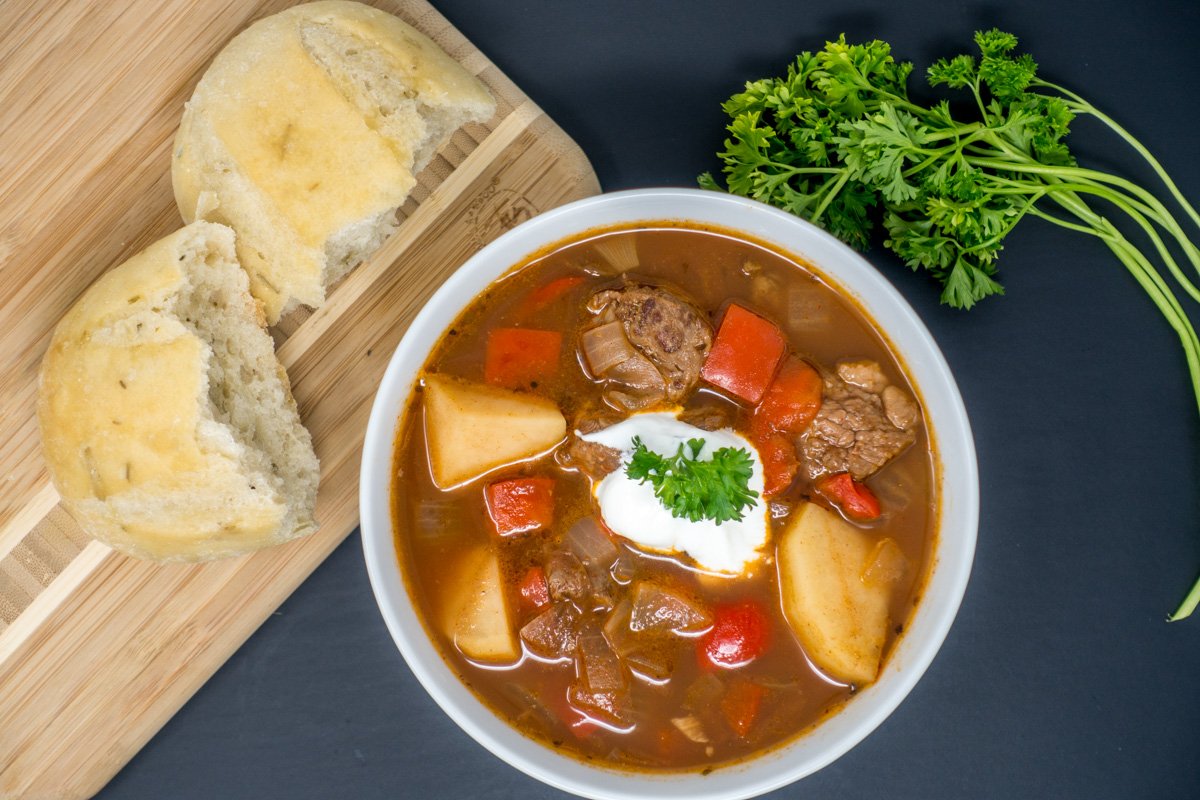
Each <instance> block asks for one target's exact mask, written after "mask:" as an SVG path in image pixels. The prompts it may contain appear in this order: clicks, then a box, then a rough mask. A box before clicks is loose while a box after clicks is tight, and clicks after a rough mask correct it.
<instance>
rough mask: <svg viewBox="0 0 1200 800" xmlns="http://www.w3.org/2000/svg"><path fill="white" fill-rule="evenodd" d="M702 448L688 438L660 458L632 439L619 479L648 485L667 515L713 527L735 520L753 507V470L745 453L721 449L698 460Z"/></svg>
mask: <svg viewBox="0 0 1200 800" xmlns="http://www.w3.org/2000/svg"><path fill="white" fill-rule="evenodd" d="M703 448H704V440H703V439H689V440H688V441H687V443H686V445H684V444H681V445H679V449H678V450H677V451H676V452H675V455H673V456H663V455H661V454H659V453H656V452H654V451H653V450H650V449H649V448H647V447H646V445H645V444H644V443H643V442H642V440H641V437H637V436H635V437H634V439H633V455H632V456H631V457H630V459H629V464H628V466H626V468H625V474H626V475H628V476H629V477H630V478H631V479H633V480H635V481H638V482H639V483H645V482H647V481H649V482H650V485H651V486H653V487H654V496H655V497H657V498H658V501H659V502H660V503H662V505H663V508H666V509H667V510H668V511H670V512H671V516H674V517H683V518H685V519H688V520H691V521H692V522H699V521H701V520H704V519H709V520H712V521H713V522H715V523H717V524H718V525H720V524H721V523H722V522H727V521H729V520H741V519H742V517H743V516H744V514H743V513H742V509H744V508H750V507H753V506H754V503H755V499H756V498H757V497H758V492H755V491H753V490H752V489H750V476H751V474H752V472H753V468H754V461H753V459H752V458H751V457H750V453H749V452H748V451H747V450H746V449H745V448H733V447H722V448H720V449H718V450H715V451H713V453H712V456H711V457H710V458H709V460H707V461H702V460H700V451H701V450H702V449H703Z"/></svg>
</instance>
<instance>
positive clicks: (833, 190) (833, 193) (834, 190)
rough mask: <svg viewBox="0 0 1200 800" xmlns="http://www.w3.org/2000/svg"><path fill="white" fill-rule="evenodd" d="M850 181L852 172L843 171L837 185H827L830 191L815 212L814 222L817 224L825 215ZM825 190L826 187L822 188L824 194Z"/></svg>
mask: <svg viewBox="0 0 1200 800" xmlns="http://www.w3.org/2000/svg"><path fill="white" fill-rule="evenodd" d="M848 180H850V170H843V171H842V174H841V177H839V178H838V179H837V181H836V182H835V183H833V184H827V186H829V191H828V192H826V193H825V196H824V197H823V198H821V204H820V205H818V206H817V209H816V211H814V212H813V215H812V221H813V222H814V223H816V222H817V220H819V219H820V218H821V215H822V214H824V213H825V209H827V208H829V204H830V203H832V202H833V198H835V197H837V194H838V192H840V191H841V190H842V187H843V186H845V185H846V181H848ZM825 188H826V187H821V191H823V192H824V191H825Z"/></svg>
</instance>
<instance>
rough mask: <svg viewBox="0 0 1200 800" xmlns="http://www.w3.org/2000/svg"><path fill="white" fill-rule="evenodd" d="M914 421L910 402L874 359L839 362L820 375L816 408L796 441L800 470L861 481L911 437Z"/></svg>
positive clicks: (917, 416)
mask: <svg viewBox="0 0 1200 800" xmlns="http://www.w3.org/2000/svg"><path fill="white" fill-rule="evenodd" d="M919 420H920V411H919V410H918V409H917V405H916V403H915V402H914V401H913V400H912V398H910V397H909V396H908V394H907V393H905V392H904V390H902V389H900V388H898V387H896V386H892V385H890V384H889V383H888V381H887V378H886V377H885V376H884V375H883V371H882V370H880V369H879V365H878V364H875V363H874V362H870V361H854V362H843V363H842V364H839V365H838V367H837V374H834V375H825V376H824V388H823V391H822V401H821V410H820V411H819V412H818V413H817V416H816V418H815V419H813V421H812V425H810V426H809V428H808V430H806V431H805V432H804V433H803V434H802V435H801V436H800V438H799V440H798V442H797V450H798V452H799V454H800V461H801V464H802V465H803V469H804V472H805V474H806V475H807V476H808V478H809V479H810V480H812V479H815V478H818V477H820V476H821V475H828V474H834V473H838V472H849V473H850V474H851V475H852V476H853V477H854V478H855V479H857V480H863V479H865V478H866V477H868V476H870V475H872V474H874V473H875V472H877V471H878V470H879V469H880V468H881V467H882V466H883V465H884V464H886V463H888V462H889V461H891V460H892V459H893V458H895V457H896V456H897V455H899V454H900V453H901V452H902V451H903V450H904V449H905V448H906V447H908V446H909V445H910V444H912V443H913V441H915V440H916V438H917V425H918V423H919Z"/></svg>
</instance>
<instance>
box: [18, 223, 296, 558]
mask: <svg viewBox="0 0 1200 800" xmlns="http://www.w3.org/2000/svg"><path fill="white" fill-rule="evenodd" d="M38 423H39V425H40V426H41V431H42V442H43V447H44V452H45V457H46V465H47V467H48V468H49V471H50V476H51V478H52V479H53V481H54V485H55V486H56V487H57V488H58V491H59V494H60V495H61V496H62V499H63V502H64V503H65V504H66V506H67V508H68V509H69V510H70V512H71V514H72V515H73V516H74V517H75V518H76V519H77V520H78V521H79V523H80V525H81V526H82V527H83V528H84V530H86V531H87V532H88V533H90V534H91V535H93V536H95V537H96V538H97V539H99V540H101V541H102V542H105V543H107V544H109V545H111V546H112V547H115V548H117V549H118V550H122V551H124V552H126V553H129V554H130V555H134V556H139V557H142V558H151V559H155V560H161V561H202V560H207V559H212V558H221V557H225V556H232V555H237V554H240V553H245V552H249V551H250V550H255V549H257V548H260V547H265V546H267V545H273V544H277V543H279V542H284V541H287V540H288V539H292V538H295V537H297V536H302V535H304V534H307V533H311V532H312V531H314V530H316V522H315V521H314V519H313V506H314V504H315V502H316V494H317V480H318V468H317V458H316V456H315V455H314V454H313V449H312V440H311V439H310V438H309V435H308V431H307V430H305V429H304V426H303V425H301V424H300V416H299V414H298V413H297V411H296V403H295V401H294V400H293V399H292V394H291V389H290V387H289V384H288V378H287V373H286V372H284V370H283V367H282V366H281V365H280V364H279V362H278V361H277V360H276V359H275V352H274V347H273V344H272V341H271V337H270V336H269V335H268V334H267V332H266V330H265V329H264V327H263V320H262V315H261V311H260V309H259V307H258V304H257V302H256V301H255V300H254V298H253V297H251V296H250V294H249V291H248V286H247V278H246V273H245V272H243V271H242V270H241V269H239V268H238V264H237V260H236V256H235V253H234V234H233V231H231V230H230V229H229V228H226V227H224V226H222V225H216V224H213V223H209V222H196V223H193V224H192V225H189V226H187V227H185V228H183V229H182V230H179V231H177V232H175V233H173V234H171V235H170V236H168V237H166V238H165V239H161V240H160V241H158V242H156V243H155V244H153V245H151V246H150V247H148V248H146V249H145V250H143V251H142V252H141V253H139V254H138V255H136V256H134V257H133V258H131V259H129V260H128V261H126V262H125V263H124V264H122V265H121V266H119V267H117V268H115V269H113V270H111V271H109V272H108V273H107V274H105V275H104V276H102V277H101V278H100V279H99V280H98V281H96V283H95V284H93V285H92V286H91V288H89V289H88V290H87V292H85V293H84V295H83V296H82V297H81V298H80V299H79V300H78V302H76V303H75V305H74V306H73V307H72V308H71V310H70V311H69V312H67V315H66V316H65V317H64V318H63V320H62V321H61V322H60V323H59V325H58V327H57V328H56V329H55V331H54V336H53V338H52V339H51V342H50V348H49V350H48V351H47V353H46V357H45V359H44V361H43V362H42V372H41V380H40V385H39V391H38Z"/></svg>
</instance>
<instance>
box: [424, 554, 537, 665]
mask: <svg viewBox="0 0 1200 800" xmlns="http://www.w3.org/2000/svg"><path fill="white" fill-rule="evenodd" d="M446 575H447V582H446V583H445V584H444V586H445V589H444V591H445V595H444V598H445V602H444V603H443V605H442V614H441V621H442V629H443V630H444V631H445V633H446V635H447V636H448V637H450V640H451V641H452V642H454V645H455V646H456V647H458V649H459V650H461V651H462V652H463V654H464V655H466V656H467V657H468V658H473V659H475V660H476V661H488V662H493V663H503V662H508V661H516V660H517V657H518V656H519V655H520V654H521V650H520V645H518V644H517V636H516V633H515V632H514V631H513V624H512V613H511V611H510V609H509V607H508V599H507V598H506V597H505V594H504V584H503V582H502V581H501V577H500V559H499V558H498V557H497V555H496V552H495V551H494V550H493V549H492V548H490V547H480V548H479V549H477V550H473V551H470V552H468V553H467V554H465V555H464V556H463V557H462V558H461V559H460V560H459V561H458V563H456V564H454V565H452V566H451V567H450V568H449V569H447V570H446Z"/></svg>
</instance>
